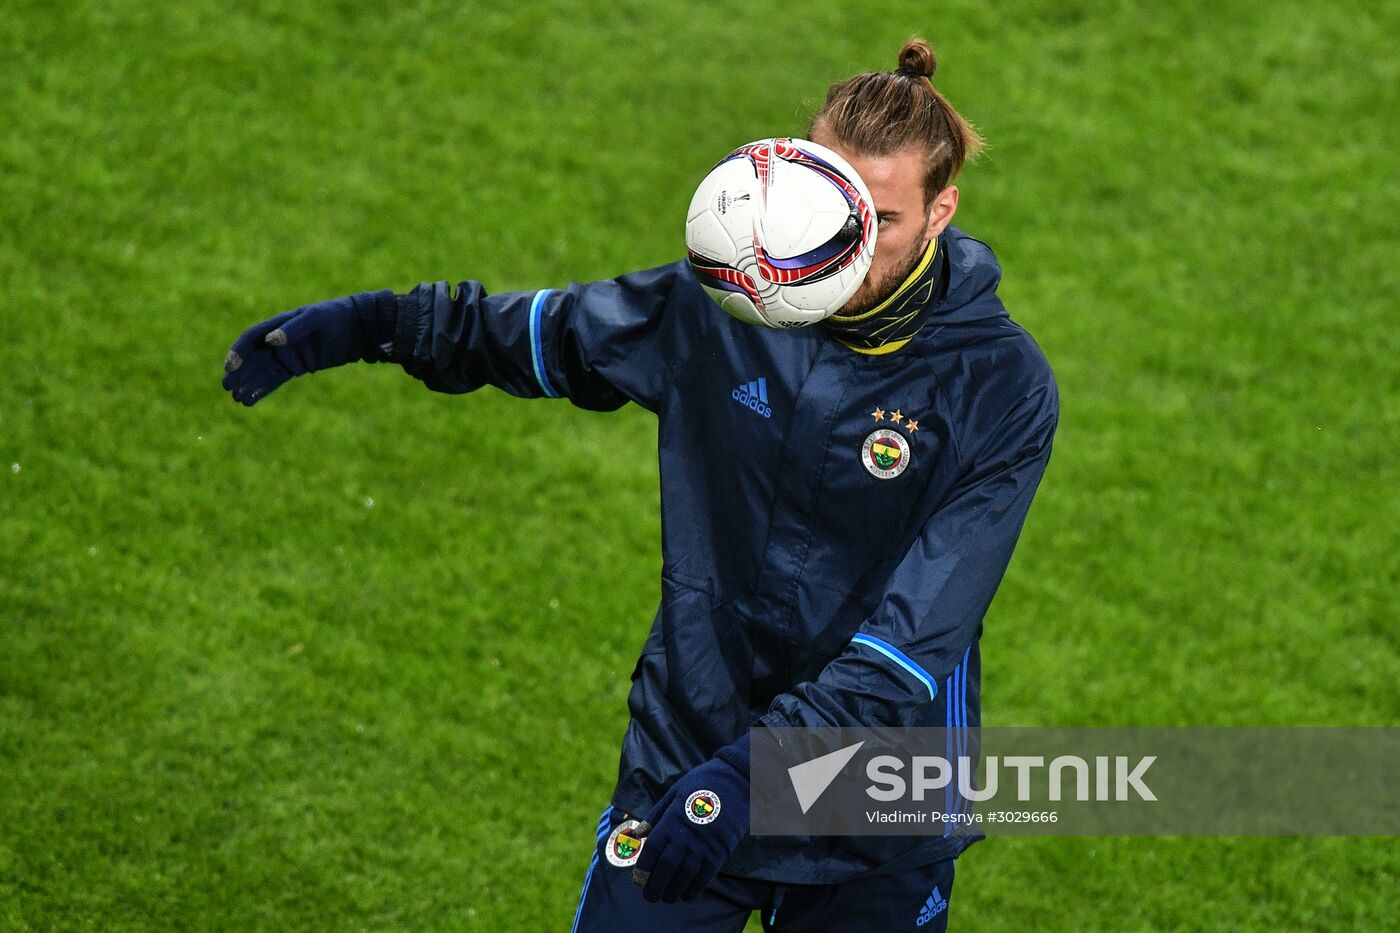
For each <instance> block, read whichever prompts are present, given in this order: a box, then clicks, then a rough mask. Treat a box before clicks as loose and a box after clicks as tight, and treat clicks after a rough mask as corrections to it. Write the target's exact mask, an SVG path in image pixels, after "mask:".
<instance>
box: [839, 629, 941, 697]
mask: <svg viewBox="0 0 1400 933" xmlns="http://www.w3.org/2000/svg"><path fill="white" fill-rule="evenodd" d="M851 642H852V643H853V644H857V645H865V646H866V647H867V648H874V649H875V650H876V651H878V652H880V653H881V654H883V655H884V656H885V657H887V658H889V659H890V660H891V661H893V662H894V663H896V664H898V665H899V666H900V667H902V668H904V669H905V670H906V671H908V672H909V673H911V674H913V675H914V676H915V677H917V678H918V679H919V681H920V682H921V683H923V685H924V686H925V687H927V688H928V698H929V699H930V700H932V699H933V698H934V697H936V696H938V687H937V686H936V685H935V684H934V682H933V678H932V677H930V676H929V675H928V672H927V671H925V670H924V669H923V668H922V667H920V666H919V665H917V664H915V663H914V660H913V659H912V658H910V657H909V656H908V655H907V654H905V653H904V652H903V651H900V650H899V649H898V648H896V647H895V646H894V645H891V644H890V643H889V642H886V641H881V640H880V639H878V638H876V637H874V636H873V635H867V634H865V633H864V632H858V633H856V635H855V636H854V637H853V638H852V639H851Z"/></svg>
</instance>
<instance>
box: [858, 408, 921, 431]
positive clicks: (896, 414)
mask: <svg viewBox="0 0 1400 933" xmlns="http://www.w3.org/2000/svg"><path fill="white" fill-rule="evenodd" d="M887 416H888V417H889V419H890V420H891V421H893V422H894V423H895V424H899V423H900V422H903V423H904V428H905V430H907V431H908V432H909V433H910V434H913V433H914V432H915V431H917V430H919V422H917V421H915V420H914V419H913V418H910V417H909V416H908V415H906V414H904V413H903V412H901V411H900V410H899V409H898V408H896V409H895V410H894V411H892V412H886V411H885V410H884V409H883V408H876V409H875V410H874V411H872V412H871V413H870V417H872V418H874V419H875V420H876V421H884V420H885V418H886V417H887Z"/></svg>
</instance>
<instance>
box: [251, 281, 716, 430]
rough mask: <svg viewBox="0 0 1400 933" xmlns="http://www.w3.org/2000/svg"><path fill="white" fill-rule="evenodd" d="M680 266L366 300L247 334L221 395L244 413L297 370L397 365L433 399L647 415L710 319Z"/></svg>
mask: <svg viewBox="0 0 1400 933" xmlns="http://www.w3.org/2000/svg"><path fill="white" fill-rule="evenodd" d="M707 301H708V299H706V298H705V295H704V293H703V291H701V290H700V288H699V287H698V285H697V284H696V283H695V280H694V278H693V277H692V275H691V273H690V270H689V268H688V267H687V266H686V264H685V263H684V262H676V263H671V264H669V265H665V266H660V267H657V268H655V269H647V270H644V271H641V272H633V273H628V274H626V275H622V276H619V277H617V278H614V279H605V280H602V281H598V282H589V283H583V284H580V283H575V284H571V285H569V286H568V287H567V288H563V289H542V290H539V291H521V292H504V293H501V294H496V295H491V294H488V293H487V292H486V290H485V288H483V287H482V285H481V283H480V282H475V281H467V282H462V283H460V284H458V285H457V286H456V287H455V288H454V287H453V286H452V285H451V284H450V283H448V282H434V283H424V284H422V285H419V286H418V287H417V288H415V289H413V290H412V291H411V292H408V293H407V294H402V295H395V294H394V293H393V292H387V291H383V292H363V293H360V294H357V295H351V296H349V297H347V298H337V299H334V300H332V301H325V302H320V303H318V304H314V305H308V306H306V307H303V308H298V309H296V310H295V311H289V312H286V313H285V314H280V315H278V316H277V317H274V318H270V319H269V320H267V321H263V322H262V323H260V324H257V325H254V326H253V327H251V328H249V329H248V330H247V331H244V333H243V335H242V336H240V337H239V338H238V341H237V342H236V343H235V344H234V346H233V349H232V350H231V351H230V353H229V357H228V361H227V362H226V363H225V372H226V374H225V377H224V387H225V388H227V389H228V390H229V391H230V392H231V393H232V394H233V396H234V398H235V399H236V400H238V401H240V402H242V403H243V404H245V405H252V404H255V403H256V402H257V401H259V400H260V399H261V398H262V397H263V396H265V395H267V394H268V393H269V392H271V391H273V390H274V389H276V388H277V387H278V386H280V385H281V384H282V383H284V382H286V381H287V380H288V379H291V378H292V377H293V376H299V375H302V374H303V373H307V372H314V371H316V370H320V369H327V368H330V367H332V366H339V365H342V364H344V363H349V362H355V361H360V360H363V361H366V362H395V363H399V364H400V365H402V366H403V368H404V369H405V370H406V371H408V372H409V373H410V374H411V375H413V376H414V377H416V378H418V379H420V380H422V381H423V383H424V384H425V385H427V386H428V387H429V388H431V389H433V390H435V391H439V392H470V391H472V390H474V389H477V388H480V387H481V386H483V385H493V386H496V387H498V388H500V389H502V390H504V391H506V392H509V393H510V394H512V395H516V396H520V397H523V398H538V397H548V398H567V399H569V400H570V401H572V402H573V403H574V404H575V405H578V406H579V407H581V408H589V409H594V410H598V411H610V410H612V409H616V408H619V407H621V406H622V405H624V404H625V403H626V402H628V401H629V400H630V401H634V402H636V403H637V404H639V405H641V406H642V407H644V408H647V409H649V410H652V411H655V410H656V408H657V406H658V405H659V404H660V398H661V394H662V391H663V387H664V386H665V384H666V382H667V381H668V380H669V378H670V373H671V370H672V368H673V367H674V366H675V364H676V362H677V361H678V360H679V359H680V358H681V357H682V356H683V355H684V354H685V352H686V351H687V350H688V348H689V347H690V346H692V345H693V344H694V342H695V339H696V337H697V335H698V331H699V330H700V329H701V328H703V327H704V326H705V323H706V322H707V321H709V320H711V319H712V318H713V317H714V315H713V314H712V313H710V312H712V310H713V309H712V308H710V307H708V306H707V305H706V302H707Z"/></svg>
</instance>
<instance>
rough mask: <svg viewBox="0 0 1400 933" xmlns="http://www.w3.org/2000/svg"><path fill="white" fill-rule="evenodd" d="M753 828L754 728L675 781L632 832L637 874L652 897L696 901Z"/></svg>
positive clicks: (644, 891)
mask: <svg viewBox="0 0 1400 933" xmlns="http://www.w3.org/2000/svg"><path fill="white" fill-rule="evenodd" d="M748 831H749V734H748V733H747V732H745V733H744V735H743V737H742V738H740V739H739V740H738V741H737V742H734V743H732V744H730V745H726V746H724V747H723V748H721V749H720V750H719V751H717V752H716V753H715V757H713V758H711V759H710V760H709V761H707V762H705V763H704V764H702V765H700V766H699V767H697V768H695V769H693V770H692V771H690V772H689V773H688V774H686V775H685V776H684V777H682V778H681V779H680V780H679V781H677V782H676V783H675V784H673V785H672V786H671V789H670V790H668V791H667V792H666V794H665V796H663V797H662V798H661V799H660V800H658V801H657V802H656V806H654V807H652V808H651V811H650V812H649V813H648V814H647V816H646V819H645V820H643V821H642V823H641V825H639V826H638V827H637V828H636V830H634V831H633V833H632V835H634V836H638V837H641V838H644V839H645V840H646V844H645V845H643V846H642V854H641V856H640V857H639V858H638V859H637V864H636V866H635V867H634V868H633V869H632V880H633V881H635V882H637V883H638V884H641V885H645V887H643V888H642V896H643V897H645V898H646V899H647V900H649V901H653V902H655V901H657V900H662V901H665V902H667V903H668V904H669V903H671V902H673V901H676V900H682V901H693V900H695V899H696V898H697V897H699V896H700V892H701V891H703V890H705V888H706V887H707V886H708V885H709V884H710V882H711V881H714V880H715V875H717V874H719V870H720V866H722V865H723V864H724V862H725V859H727V858H729V855H730V853H732V852H733V851H734V849H735V848H737V847H738V845H739V842H740V840H742V839H743V838H744V834H745V833H747V832H748Z"/></svg>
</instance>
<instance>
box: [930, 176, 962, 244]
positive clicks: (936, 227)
mask: <svg viewBox="0 0 1400 933" xmlns="http://www.w3.org/2000/svg"><path fill="white" fill-rule="evenodd" d="M957 212H958V186H957V185H949V186H948V187H946V188H944V189H943V190H942V191H940V192H938V193H937V194H935V195H934V196H933V201H932V202H930V204H929V206H928V229H927V230H925V231H924V238H925V239H932V238H933V237H936V236H938V235H939V234H940V233H942V232H943V230H944V229H945V228H946V227H947V226H948V225H949V224H950V223H952V222H953V215H954V214H956V213H957Z"/></svg>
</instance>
